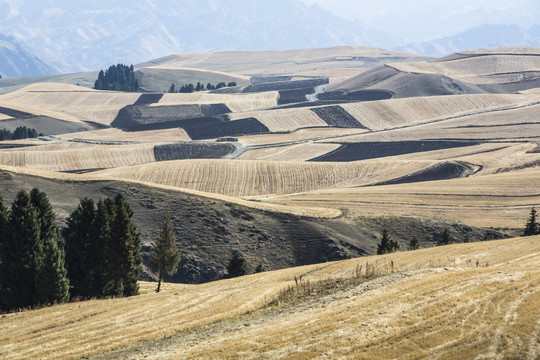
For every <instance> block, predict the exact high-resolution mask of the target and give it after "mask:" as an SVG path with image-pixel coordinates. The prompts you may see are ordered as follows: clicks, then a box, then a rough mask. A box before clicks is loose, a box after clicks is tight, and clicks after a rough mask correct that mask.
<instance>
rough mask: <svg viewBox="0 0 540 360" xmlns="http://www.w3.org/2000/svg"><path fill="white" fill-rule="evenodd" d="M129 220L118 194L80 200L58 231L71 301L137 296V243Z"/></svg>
mask: <svg viewBox="0 0 540 360" xmlns="http://www.w3.org/2000/svg"><path fill="white" fill-rule="evenodd" d="M132 217H133V211H132V210H131V208H130V207H129V204H128V203H127V202H126V200H125V198H124V196H123V195H122V194H117V195H116V196H115V197H114V198H110V197H107V198H105V199H101V200H99V201H98V202H97V204H96V203H95V202H94V201H93V200H92V199H90V198H84V199H81V201H80V202H79V205H78V207H77V209H75V211H74V212H73V213H72V214H71V215H70V216H69V218H68V220H67V227H66V228H65V229H64V230H63V232H62V234H63V236H64V238H65V241H66V266H67V272H68V277H69V279H70V281H71V287H70V295H71V297H72V298H74V297H79V298H83V299H88V298H93V297H95V298H103V297H109V296H115V297H123V296H132V295H137V294H138V292H139V285H138V280H139V275H140V272H141V269H142V257H141V254H140V247H141V240H140V236H139V233H138V232H137V227H136V225H135V224H134V223H133V220H132Z"/></svg>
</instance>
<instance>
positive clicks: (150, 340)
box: [0, 236, 540, 359]
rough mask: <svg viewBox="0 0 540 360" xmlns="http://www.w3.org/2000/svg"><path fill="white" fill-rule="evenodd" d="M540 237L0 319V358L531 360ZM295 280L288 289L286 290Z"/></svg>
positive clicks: (535, 349) (539, 330)
mask: <svg viewBox="0 0 540 360" xmlns="http://www.w3.org/2000/svg"><path fill="white" fill-rule="evenodd" d="M539 269H540V237H538V236H536V237H527V238H518V239H507V240H499V241H489V242H479V243H469V244H456V245H449V246H443V247H436V248H430V249H423V250H417V251H410V252H401V253H393V254H389V255H382V256H373V257H366V258H361V259H353V260H347V261H341V262H334V263H326V264H318V265H310V266H304V267H298V268H290V269H285V270H280V271H274V272H266V273H262V274H256V275H251V276H246V277H240V278H236V279H230V280H223V281H218V282H213V283H208V284H204V285H196V286H188V285H177V284H165V286H164V289H163V291H162V292H161V293H159V294H156V293H153V292H152V290H153V288H154V285H155V284H152V283H142V293H143V294H142V295H140V296H136V297H131V298H125V299H110V300H92V301H86V302H79V303H70V304H65V305H59V306H53V307H49V308H44V309H40V310H31V311H24V312H21V313H14V314H7V315H3V316H2V318H0V331H1V332H3V333H4V334H5V336H3V337H2V339H1V340H0V355H1V356H2V358H3V359H21V358H29V357H32V358H40V359H74V358H81V357H96V358H99V359H113V358H115V359H116V358H130V359H139V358H141V359H142V358H150V359H169V358H170V359H177V358H178V359H179V358H231V359H232V358H239V357H241V358H279V357H287V358H291V357H294V358H313V357H325V358H326V357H330V358H337V357H340V358H365V359H373V358H396V357H403V356H406V357H408V358H424V357H434V356H436V357H442V358H447V359H464V358H516V359H517V358H519V359H536V358H538V356H539V355H540V347H539V346H538V340H539V338H540V325H539V324H540V314H539V313H538V308H539V306H540V270H539ZM295 279H296V280H295Z"/></svg>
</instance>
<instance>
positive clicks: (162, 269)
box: [150, 216, 180, 292]
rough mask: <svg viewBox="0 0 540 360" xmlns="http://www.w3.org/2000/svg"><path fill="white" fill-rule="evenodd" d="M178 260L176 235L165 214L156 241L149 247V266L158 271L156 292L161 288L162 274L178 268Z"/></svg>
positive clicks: (171, 272)
mask: <svg viewBox="0 0 540 360" xmlns="http://www.w3.org/2000/svg"><path fill="white" fill-rule="evenodd" d="M179 262H180V251H179V250H178V248H177V247H176V235H175V234H174V226H173V222H172V220H171V218H170V217H168V216H167V218H166V219H165V221H164V222H163V223H162V224H161V228H160V230H159V234H158V235H157V237H156V241H155V242H154V243H153V244H152V248H151V249H150V268H151V269H152V270H153V271H157V272H158V286H157V289H156V292H159V290H160V288H161V280H162V278H163V274H164V273H167V274H169V275H172V274H174V273H175V272H176V270H177V268H178V263H179Z"/></svg>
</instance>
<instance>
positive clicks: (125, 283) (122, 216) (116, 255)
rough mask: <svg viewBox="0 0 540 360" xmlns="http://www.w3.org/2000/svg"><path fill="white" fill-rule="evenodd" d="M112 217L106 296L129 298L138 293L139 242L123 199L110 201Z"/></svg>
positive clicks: (131, 213) (140, 259) (118, 195)
mask: <svg viewBox="0 0 540 360" xmlns="http://www.w3.org/2000/svg"><path fill="white" fill-rule="evenodd" d="M114 207H115V209H114V210H115V214H114V218H113V220H112V223H111V235H110V242H109V257H110V259H111V265H112V266H111V268H110V269H109V271H110V276H111V283H110V284H109V286H108V291H109V295H113V296H132V295H137V294H138V293H139V283H138V281H139V276H140V273H141V270H142V257H141V254H140V248H141V240H140V236H139V233H138V232H137V227H136V225H135V224H134V223H133V220H132V217H133V211H131V208H130V207H129V205H128V203H127V202H126V200H125V198H124V196H123V195H122V194H120V193H118V194H117V195H116V196H115V198H114Z"/></svg>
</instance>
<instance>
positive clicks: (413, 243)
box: [409, 237, 420, 250]
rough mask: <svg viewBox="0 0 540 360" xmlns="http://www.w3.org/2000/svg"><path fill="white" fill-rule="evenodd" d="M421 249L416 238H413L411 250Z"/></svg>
mask: <svg viewBox="0 0 540 360" xmlns="http://www.w3.org/2000/svg"><path fill="white" fill-rule="evenodd" d="M418 249H420V243H419V242H418V239H417V238H416V237H413V238H412V239H411V241H410V242H409V250H418Z"/></svg>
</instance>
